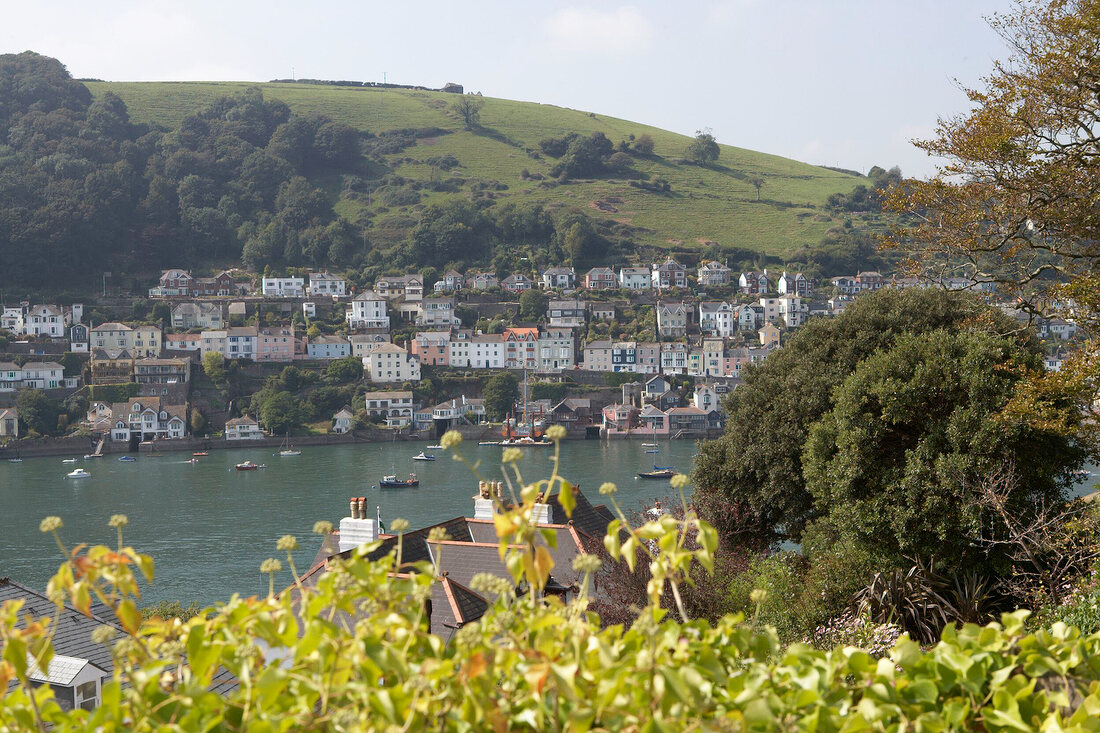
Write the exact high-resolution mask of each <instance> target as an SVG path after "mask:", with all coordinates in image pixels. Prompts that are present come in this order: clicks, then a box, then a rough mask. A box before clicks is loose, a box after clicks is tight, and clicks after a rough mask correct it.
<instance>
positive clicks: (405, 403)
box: [363, 390, 415, 428]
mask: <svg viewBox="0 0 1100 733" xmlns="http://www.w3.org/2000/svg"><path fill="white" fill-rule="evenodd" d="M363 407H364V408H365V409H366V411H367V414H368V415H371V416H374V417H383V418H385V419H386V425H388V426H389V427H391V428H400V427H404V426H405V425H408V424H409V423H411V422H412V421H413V411H414V410H415V405H413V393H412V392H409V391H407V390H397V391H392V392H367V394H366V395H365V396H364V405H363Z"/></svg>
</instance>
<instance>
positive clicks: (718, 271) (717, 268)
mask: <svg viewBox="0 0 1100 733" xmlns="http://www.w3.org/2000/svg"><path fill="white" fill-rule="evenodd" d="M731 272H732V271H731V270H730V268H728V267H726V266H725V265H723V264H722V263H721V262H718V261H716V260H710V261H709V262H704V263H703V264H701V265H699V272H698V282H699V287H715V286H721V285H729V283H730V276H731Z"/></svg>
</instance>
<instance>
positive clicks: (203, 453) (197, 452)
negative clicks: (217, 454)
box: [191, 450, 210, 458]
mask: <svg viewBox="0 0 1100 733" xmlns="http://www.w3.org/2000/svg"><path fill="white" fill-rule="evenodd" d="M191 455H193V456H195V457H196V458H199V457H202V456H208V455H210V453H209V452H207V451H204V450H197V451H195V452H194V453H192V454H191Z"/></svg>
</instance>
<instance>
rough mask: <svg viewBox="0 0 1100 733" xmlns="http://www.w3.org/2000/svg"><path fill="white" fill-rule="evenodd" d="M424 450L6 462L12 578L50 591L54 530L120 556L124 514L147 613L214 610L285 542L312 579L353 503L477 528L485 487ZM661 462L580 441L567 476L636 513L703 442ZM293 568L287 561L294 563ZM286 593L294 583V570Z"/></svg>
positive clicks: (622, 444)
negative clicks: (476, 509) (425, 456)
mask: <svg viewBox="0 0 1100 733" xmlns="http://www.w3.org/2000/svg"><path fill="white" fill-rule="evenodd" d="M422 447H423V444H419V443H405V444H400V443H397V444H390V443H387V444H380V443H375V444H367V445H340V446H326V447H307V448H305V449H303V452H302V455H301V456H297V457H294V458H280V457H279V456H277V455H272V454H273V452H274V450H273V449H270V448H266V449H265V448H251V449H249V448H241V449H234V450H219V451H211V454H210V456H208V457H205V458H201V459H200V462H199V463H198V464H189V463H186V461H187V459H188V458H190V455H189V454H187V453H167V454H165V455H164V456H163V457H159V458H150V457H145V456H140V457H138V459H137V460H136V461H134V462H133V463H125V462H119V461H118V458H117V456H106V457H104V458H99V459H95V460H79V461H77V463H76V465H73V464H67V463H62V462H61V458H60V457H54V458H27V459H25V460H24V461H23V462H22V463H8V462H7V461H0V577H3V576H9V577H11V578H12V579H13V580H16V581H18V582H20V583H23V584H25V585H29V586H31V587H35V588H41V589H44V588H45V585H46V581H47V580H49V577H50V576H51V575H52V574H53V573H54V572H55V571H56V569H57V565H58V563H59V561H60V555H59V553H58V549H57V546H56V545H55V544H54V541H53V538H52V536H50V535H44V534H42V533H40V532H39V531H38V524H39V522H40V521H41V520H42V518H43V517H45V516H49V515H58V516H60V517H61V518H62V519H63V520H64V523H65V527H64V529H63V530H62V538H63V540H64V541H65V542H66V543H67V544H69V545H72V544H75V543H77V542H89V543H107V544H114V542H115V535H114V531H113V530H111V529H110V528H109V527H108V526H107V521H108V519H109V518H110V516H111V515H112V514H126V515H127V516H128V517H129V519H130V524H129V526H128V527H127V528H126V531H125V537H126V542H127V543H128V544H132V545H133V546H134V547H135V548H137V549H138V550H139V551H141V552H145V553H148V554H151V555H152V556H153V558H154V560H155V561H156V581H155V583H154V584H153V585H152V587H151V588H149V589H147V591H146V593H145V600H146V601H154V600H160V599H169V600H179V601H182V602H183V603H184V604H185V605H186V604H187V603H189V602H190V601H192V600H194V601H198V602H199V603H200V604H203V605H207V604H211V603H214V602H215V601H219V600H227V599H228V598H229V597H230V596H231V595H232V594H233V593H242V594H245V595H250V594H255V593H260V594H262V593H266V592H267V581H266V576H261V575H260V572H259V567H260V563H261V562H263V560H264V559H265V558H268V557H284V556H283V553H279V552H276V550H275V542H276V541H277V540H278V538H279V537H281V536H282V535H284V534H293V535H296V536H297V537H298V542H299V545H300V546H301V549H300V550H299V551H298V552H297V553H296V555H295V562H296V563H297V564H298V569H299V571H302V570H303V569H304V568H305V567H307V566H308V565H309V563H310V562H311V561H312V559H313V556H314V554H315V553H316V550H317V546H318V544H319V542H318V538H317V537H316V535H313V534H312V529H313V523H314V522H315V521H317V520H319V519H327V520H330V521H332V522H333V524H337V523H338V522H339V520H340V518H341V517H343V516H346V515H347V511H348V497H350V496H363V495H365V496H366V497H367V501H368V504H369V506H370V511H371V512H373V511H374V507H375V506H378V507H379V508H380V509H381V512H382V520H383V522H385V523H389V522H390V521H392V520H393V519H395V518H397V517H403V518H405V519H407V520H409V522H410V523H411V526H412V527H413V528H417V527H422V526H424V525H427V524H433V523H435V522H439V521H442V520H445V519H450V518H452V517H455V516H460V515H461V516H471V515H472V513H473V500H472V498H471V497H472V496H473V494H474V493H475V491H476V486H477V480H476V479H475V478H474V477H473V475H472V474H471V473H470V470H469V469H468V468H467V467H466V466H465V465H464V464H462V463H458V462H456V461H452V460H451V459H450V458H449V457H448V456H447V455H445V452H444V451H439V450H437V451H434V452H435V454H436V455H437V456H438V458H439V460H437V461H434V462H421V461H413V460H411V458H412V456H414V455H415V454H416V453H417V452H418V451H419V450H420V449H421V448H422ZM660 450H661V452H660V454H658V455H647V454H645V453H643V449H642V447H641V441H615V442H610V443H608V442H602V441H568V442H565V443H563V444H562V466H563V469H562V473H563V475H564V476H565V477H566V478H568V479H569V480H571V481H573V482H574V483H578V484H580V485H581V487H582V489H583V490H584V491H585V494H586V495H587V496H588V497H589V499H590V500H591V501H592V502H593V503H596V504H598V503H601V501H602V499H601V497H600V496H599V493H598V487H599V485H600V484H601V483H602V482H604V481H614V482H615V483H617V484H618V485H619V495H618V499H619V501H620V503H622V505H623V506H624V507H625V508H628V509H632V508H636V507H638V506H639V505H640V504H641V503H642V502H644V501H647V500H652V499H654V498H657V497H660V496H663V495H666V494H668V493H669V492H670V491H671V489H670V487H669V486H668V484H667V483H666V482H663V481H644V480H639V479H636V478H635V475H636V474H637V472H638V471H644V470H649V469H651V468H652V466H653V464H654V459H657V460H656V462H657V463H658V464H660V465H662V466H666V465H668V466H673V467H675V468H676V469H677V470H679V471H683V472H685V473H687V472H689V471H690V470H691V466H692V457H693V455H694V454H695V452H696V450H697V448H696V444H695V443H694V442H693V441H687V440H680V441H673V442H671V443H669V442H668V441H664V442H662V443H661V448H660ZM462 452H463V453H464V454H465V455H466V456H467V457H468V458H470V459H471V460H481V461H482V464H483V465H482V470H483V471H486V472H490V473H492V472H493V471H495V473H494V474H493V475H494V476H496V477H499V476H500V466H499V463H500V453H501V450H500V448H497V447H478V446H477V445H472V444H470V443H464V444H463V445H462ZM524 453H525V455H526V457H525V459H524V460H523V462H522V463H521V464H520V465H521V466H522V470H523V471H524V476H525V478H528V479H533V478H541V477H546V476H549V475H550V469H551V461H550V458H549V457H550V456H551V455H552V449H548V448H527V449H524ZM246 459H250V460H252V461H254V462H256V463H265V464H267V469H266V470H263V471H252V472H239V471H235V470H233V466H234V464H236V463H240V462H241V461H244V460H246ZM78 467H82V468H84V469H86V470H87V471H89V472H91V474H92V477H91V478H89V479H80V480H73V479H68V478H66V477H65V474H67V473H68V472H69V471H71V470H73V469H74V468H78ZM410 471H415V472H416V473H417V475H418V476H419V477H420V482H421V483H420V487H419V488H415V489H387V490H385V491H380V490H378V489H376V488H375V489H372V488H371V486H372V485H374V486H377V484H378V479H379V478H380V477H381V476H382V475H384V474H390V473H396V474H398V475H399V476H402V477H404V476H406V475H407V474H408V473H409V472H410ZM284 559H285V557H284ZM283 580H285V581H287V582H288V583H289V581H290V576H289V574H288V573H286V572H285V571H284V578H283Z"/></svg>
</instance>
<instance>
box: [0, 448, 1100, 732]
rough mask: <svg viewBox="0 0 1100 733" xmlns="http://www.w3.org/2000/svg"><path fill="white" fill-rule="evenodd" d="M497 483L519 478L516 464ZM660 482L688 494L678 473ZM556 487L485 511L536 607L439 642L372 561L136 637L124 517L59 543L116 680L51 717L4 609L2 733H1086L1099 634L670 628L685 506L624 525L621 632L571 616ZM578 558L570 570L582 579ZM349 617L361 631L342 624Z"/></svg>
mask: <svg viewBox="0 0 1100 733" xmlns="http://www.w3.org/2000/svg"><path fill="white" fill-rule="evenodd" d="M553 437H554V438H555V439H558V438H559V437H560V436H559V435H555V436H553ZM458 441H459V438H458V437H457V435H456V434H449V435H447V436H445V437H444V444H445V445H447V446H448V447H454V446H455V445H456V444H457V443H458ZM556 465H557V463H556V461H555V467H556ZM506 470H507V472H508V475H509V477H510V478H515V479H517V480H519V479H520V475H519V471H518V469H516V467H515V464H512V465H511V466H509V467H508V468H507V469H506ZM672 483H673V486H674V487H675V488H682V487H683V486H684V484H685V483H686V481H685V477H682V476H681V477H677V478H675V479H674V480H673V482H672ZM520 484H522V481H520ZM551 488H557V489H559V490H560V491H561V492H562V497H563V506H564V507H565V508H567V509H570V508H571V502H570V501H569V499H570V498H571V497H572V487H571V486H570V485H569V484H568V483H567V482H565V481H564V480H562V479H561V478H560V477H559V476H558V475H557V472H556V468H555V473H554V475H553V476H552V477H551V478H550V479H549V480H548V481H546V480H544V481H539V482H537V483H535V484H529V485H527V486H524V488H523V489H522V490H521V492H520V497H519V499H518V500H517V503H516V505H515V506H513V507H511V508H505V507H503V506H502V507H500V508H501V510H502V512H501V513H500V514H499V515H498V518H497V520H496V522H495V524H496V529H497V534H498V536H499V538H500V549H501V553H502V557H504V558H505V562H506V565H507V566H508V568H509V569H510V571H511V572H512V576H513V579H514V580H515V581H516V584H519V583H520V582H521V581H523V582H525V583H526V584H527V586H528V587H529V588H530V589H531V591H532V592H528V593H526V594H524V595H519V596H517V594H516V593H515V592H514V590H513V588H514V586H513V584H512V583H509V582H506V581H502V580H501V579H499V578H496V579H492V578H489V579H483V580H482V581H480V582H477V583H476V584H477V585H479V587H480V588H481V589H482V590H483V591H492V592H494V593H499V600H497V602H496V603H495V604H493V605H492V606H491V607H490V609H489V611H488V613H487V614H486V615H485V616H484V617H483V618H482V619H481V620H480V621H478V622H475V623H471V624H467V625H466V626H464V627H463V628H461V629H460V630H459V631H458V632H457V633H456V634H455V636H454V637H453V639H452V640H451V641H450V642H449V643H444V641H443V640H442V639H441V638H439V637H438V636H435V635H433V634H430V633H428V631H427V630H426V629H425V601H426V600H427V599H428V598H429V597H430V584H431V582H432V579H431V574H430V573H428V572H415V573H400V574H397V573H395V572H394V571H395V570H396V569H398V568H399V558H396V557H394V556H392V555H391V556H390V557H388V558H386V559H385V560H383V561H379V562H374V563H371V562H368V561H366V560H364V559H363V557H362V556H363V555H364V554H365V553H367V552H369V551H370V550H371V549H373V548H374V545H367V546H365V547H364V548H361V549H360V550H359V551H358V552H357V553H356V557H354V558H352V559H350V560H348V561H346V562H343V561H338V562H334V563H333V566H332V569H331V572H328V573H325V574H324V575H323V576H322V577H321V579H320V581H319V582H318V584H317V585H316V586H315V587H308V586H302V585H300V584H297V583H296V584H295V586H292V587H291V589H289V591H288V592H285V593H283V594H281V595H280V596H275V595H274V594H273V593H271V594H269V595H268V597H266V598H255V597H252V598H243V599H242V598H240V597H237V596H235V597H234V598H233V599H231V600H230V601H229V602H228V603H226V604H224V605H223V606H220V607H218V608H216V609H212V610H210V611H209V612H208V613H206V614H205V615H199V616H195V617H192V618H190V619H188V620H187V621H181V620H179V619H169V620H162V619H160V618H151V619H149V620H146V621H144V622H143V621H142V618H141V615H140V613H139V612H138V610H137V607H136V605H135V604H134V601H133V598H134V596H135V595H136V594H137V580H136V574H135V572H134V570H133V568H135V567H136V568H139V569H140V570H141V572H142V574H143V575H145V577H147V578H151V577H152V574H153V572H152V571H153V568H152V560H151V559H150V558H148V557H147V556H144V555H140V554H138V553H137V552H136V551H134V550H133V549H132V548H129V547H125V546H123V542H122V526H123V525H124V524H125V518H124V517H121V516H116V517H114V518H112V522H111V524H112V526H114V527H117V528H118V532H119V544H118V548H117V549H111V548H108V547H105V546H97V547H91V548H88V547H84V546H78V547H76V548H74V549H73V550H71V551H70V550H68V549H66V548H65V547H64V546H62V550H63V552H64V553H65V554H66V555H67V556H68V559H67V562H66V563H65V564H63V565H62V566H61V568H60V570H59V572H58V574H57V575H56V576H55V577H54V578H53V580H52V581H51V582H50V585H49V589H48V590H49V593H50V594H51V596H53V597H55V598H57V599H58V600H62V599H63V600H66V601H67V602H69V603H71V604H72V605H74V606H76V607H77V608H85V609H86V608H87V607H88V605H89V603H90V600H91V598H92V597H93V596H94V597H96V598H99V599H100V600H102V601H104V602H106V603H108V604H110V605H111V606H112V607H114V608H115V610H116V615H117V616H118V618H119V619H120V622H121V624H122V625H123V627H124V628H125V629H126V633H125V634H124V635H123V636H122V638H119V639H112V638H111V636H112V634H108V633H106V631H104V632H97V633H96V635H95V636H96V639H97V641H99V642H101V643H111V644H112V649H113V653H114V658H115V664H116V673H115V679H114V680H113V681H111V682H110V683H108V684H107V685H106V686H105V687H104V690H103V696H102V705H101V706H100V707H99V708H97V709H96V710H94V711H85V710H74V711H69V712H66V711H62V710H61V709H60V708H59V707H58V706H57V705H56V703H55V702H54V701H53V700H52V693H51V691H50V689H49V688H48V687H39V688H33V687H31V686H30V685H29V683H28V681H27V679H28V678H27V670H28V655H30V656H32V657H34V658H35V659H36V660H37V663H38V664H39V665H45V664H46V663H47V662H48V659H49V658H50V656H51V654H52V648H51V645H50V641H49V634H48V627H49V620H48V619H40V620H38V622H37V623H34V622H28V623H27V624H25V625H23V626H17V620H18V616H19V607H18V605H16V604H7V605H5V606H4V607H3V609H2V610H0V640H2V641H3V645H4V649H3V655H2V661H0V686H6V685H7V683H8V682H9V680H12V679H14V680H16V681H17V684H16V685H15V687H14V689H13V691H12V692H11V693H10V694H9V695H8V696H7V697H5V698H3V699H0V729H18V730H27V729H34V728H40V729H41V728H44V727H47V726H52V728H53V729H54V730H58V731H65V730H87V729H97V730H105V731H110V730H123V729H125V730H137V731H145V730H154V729H155V730H245V729H248V730H328V729H337V730H387V729H389V730H397V729H403V730H426V729H431V730H462V731H467V730H468V731H474V730H499V731H503V730H540V731H541V730H570V731H585V730H640V729H645V730H667V731H680V730H694V729H706V730H710V729H723V730H725V729H730V730H776V729H793V728H800V729H801V728H805V729H810V730H818V731H854V730H866V729H894V728H905V729H915V730H959V729H978V730H989V731H993V730H1027V729H1040V728H1042V729H1045V730H1082V731H1084V730H1096V729H1098V728H1100V718H1098V717H1097V713H1098V712H1100V685H1098V684H1097V683H1098V682H1100V665H1098V664H1097V663H1096V662H1095V660H1097V659H1100V634H1094V635H1092V636H1087V637H1086V636H1082V635H1081V634H1080V633H1079V632H1078V631H1077V630H1076V629H1074V628H1069V627H1066V626H1064V625H1061V624H1056V625H1054V626H1053V627H1052V628H1051V629H1050V630H1044V631H1038V632H1036V633H1031V634H1029V633H1026V632H1025V629H1024V621H1025V619H1026V616H1027V614H1026V612H1018V613H1015V614H1006V615H1005V616H1003V617H1002V621H1001V623H1000V624H989V625H987V626H984V627H979V626H976V625H966V626H963V627H961V628H959V629H956V628H954V627H948V628H947V629H946V630H945V631H944V634H943V640H942V641H941V642H940V643H938V644H936V645H935V646H933V647H932V648H930V649H928V650H922V649H921V647H920V646H919V645H918V644H916V643H914V642H912V641H910V640H909V639H908V638H907V637H904V636H903V637H902V638H900V639H899V640H898V641H897V643H896V644H895V645H894V646H893V647H892V648H891V649H890V650H889V652H888V657H886V658H882V659H876V658H875V657H873V656H872V655H870V654H868V653H867V652H865V651H862V650H860V649H857V648H854V647H845V648H836V649H832V650H829V651H820V650H815V649H813V648H810V647H807V646H803V645H792V646H790V647H786V648H784V647H783V646H782V645H781V644H780V643H779V641H778V638H777V636H776V634H775V632H774V630H772V629H770V628H760V627H757V626H756V625H754V624H752V623H748V622H746V621H745V620H744V619H743V617H741V616H727V617H724V618H722V619H720V620H719V621H718V622H717V623H716V624H715V625H714V626H710V625H708V624H706V623H704V622H701V621H693V622H684V621H680V620H677V619H675V618H673V617H672V614H673V613H674V612H672V613H670V612H667V611H665V610H662V609H661V608H660V607H659V605H658V600H659V598H660V596H661V594H662V589H664V588H671V589H672V592H673V595H675V596H676V597H677V598H678V597H679V592H678V588H680V587H682V586H683V584H685V583H687V582H690V579H689V578H688V577H687V575H686V573H687V569H688V568H689V567H691V566H692V565H693V563H696V562H697V563H698V564H699V565H701V566H702V567H704V568H708V569H709V568H710V567H711V561H712V559H713V552H714V549H715V545H716V536H715V533H714V530H713V529H712V528H710V527H709V526H708V525H706V524H705V523H703V522H700V521H699V520H698V519H697V518H696V517H695V515H694V513H693V512H691V511H690V509H687V510H686V511H685V514H684V518H683V519H682V520H677V519H674V518H673V517H672V516H669V515H665V516H663V517H661V518H660V519H659V520H656V521H649V522H646V523H644V524H641V525H639V526H633V527H632V526H629V525H628V524H626V520H625V517H623V515H622V512H621V511H619V515H620V517H621V519H620V520H617V521H616V522H614V523H613V524H612V526H611V527H610V528H609V534H608V536H607V538H606V539H605V542H604V544H605V547H606V549H607V550H608V552H609V553H610V554H611V555H612V557H615V558H617V559H622V560H623V561H624V562H627V563H628V564H633V562H634V558H635V552H636V551H637V552H640V553H641V554H642V555H644V556H646V558H647V559H648V560H649V562H650V569H651V571H652V575H653V579H654V580H653V582H652V583H651V584H650V587H649V588H648V597H649V603H648V604H647V606H646V607H645V608H643V609H641V610H640V612H639V615H638V618H637V619H636V621H635V622H634V623H633V625H632V626H631V627H630V628H629V629H625V630H624V629H623V628H622V627H620V626H610V627H607V628H603V627H601V624H600V620H599V618H598V617H596V615H595V614H592V613H590V612H588V611H587V607H588V604H589V600H590V599H589V596H588V594H587V587H588V584H587V583H585V584H584V588H582V590H581V592H580V594H579V597H578V598H577V599H576V600H574V601H573V602H571V603H569V604H568V605H563V604H562V603H560V602H558V601H557V600H540V599H539V596H540V595H541V593H539V592H538V591H539V590H541V588H542V587H543V586H544V584H545V582H546V579H547V578H548V577H549V573H550V571H551V568H552V565H553V561H552V560H551V559H550V555H549V553H548V552H547V551H546V550H545V547H543V546H540V545H537V544H536V543H535V539H536V537H537V534H538V529H537V528H536V527H534V526H533V525H531V524H530V517H531V512H532V508H533V503H534V501H535V497H536V493H537V492H538V491H542V490H549V489H551ZM613 492H614V487H613V486H611V485H609V484H605V485H604V486H603V487H601V493H605V494H613ZM612 503H614V502H613V496H612ZM322 524H325V523H322ZM59 527H60V520H59V519H57V518H48V519H46V520H45V521H44V522H43V525H42V529H43V531H47V532H53V533H54V534H55V535H56V534H57V530H58V529H59ZM317 529H318V531H321V532H324V531H327V530H331V527H330V526H329V527H325V526H319V527H318V528H317ZM620 529H621V530H623V532H622V533H620V532H619V530H620ZM687 538H695V539H697V542H689V541H687ZM58 543H59V545H60V544H61V541H60V538H59V539H58ZM296 546H297V542H296V540H295V539H294V538H293V537H289V536H287V537H284V538H283V539H281V540H280V541H279V545H278V547H279V549H280V550H285V551H286V552H287V559H288V561H289V562H290V563H291V570H292V571H293V570H294V568H293V559H292V554H291V551H292V550H293V549H294V548H295V547H296ZM689 548H695V549H689ZM398 552H399V551H398ZM593 560H594V558H593V556H591V555H588V556H582V557H581V558H580V559H579V561H578V570H581V571H582V572H584V573H585V575H586V578H590V577H591V573H592V572H594V571H595V569H596V563H594V562H593ZM263 569H264V571H265V572H270V573H272V577H274V573H275V572H276V571H277V570H278V569H279V562H278V561H276V560H274V559H269V560H267V561H265V563H264V568H263ZM402 569H408V568H402ZM416 569H417V570H421V571H424V570H428V567H427V566H422V567H418V568H416ZM754 596H755V598H754V600H755V601H756V602H757V603H758V604H759V603H762V602H764V601H765V600H766V599H765V598H764V596H765V594H764V593H762V592H757V593H754ZM349 615H351V616H355V617H356V618H357V622H356V623H354V624H350V623H347V618H348V616H349ZM276 660H277V661H276ZM221 670H228V671H229V672H231V673H232V674H233V675H235V676H236V678H237V679H238V680H239V682H240V684H239V686H238V687H237V688H236V689H235V690H234V691H233V692H231V693H229V694H228V695H226V696H225V697H221V696H218V695H216V694H214V693H212V692H210V691H209V686H210V685H211V682H212V680H213V679H214V677H215V675H217V674H218V673H219V671H221Z"/></svg>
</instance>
